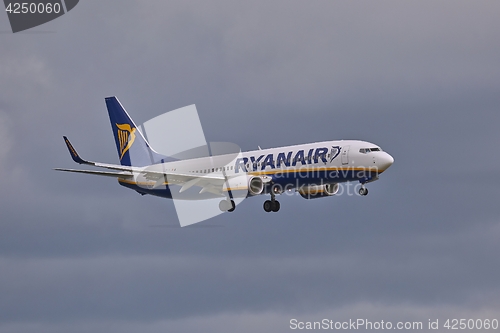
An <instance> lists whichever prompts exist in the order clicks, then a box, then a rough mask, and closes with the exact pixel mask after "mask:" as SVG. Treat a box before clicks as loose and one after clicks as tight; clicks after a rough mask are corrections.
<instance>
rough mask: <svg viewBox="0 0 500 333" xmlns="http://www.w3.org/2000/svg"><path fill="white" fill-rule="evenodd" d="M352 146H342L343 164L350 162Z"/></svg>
mask: <svg viewBox="0 0 500 333" xmlns="http://www.w3.org/2000/svg"><path fill="white" fill-rule="evenodd" d="M350 147H351V146H344V147H342V152H341V153H340V155H341V160H342V165H345V164H349V148H350Z"/></svg>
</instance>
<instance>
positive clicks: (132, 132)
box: [106, 96, 171, 166]
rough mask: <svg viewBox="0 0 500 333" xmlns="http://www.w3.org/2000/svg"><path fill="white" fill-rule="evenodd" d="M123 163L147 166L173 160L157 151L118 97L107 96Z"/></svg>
mask: <svg viewBox="0 0 500 333" xmlns="http://www.w3.org/2000/svg"><path fill="white" fill-rule="evenodd" d="M106 107H107V108H108V113H109V120H110V121H111V128H112V129H113V134H114V136H115V141H116V149H117V150H118V157H119V158H120V163H121V165H127V166H146V165H150V164H155V163H161V162H166V161H168V160H171V159H170V158H168V157H167V156H163V155H160V154H158V153H157V152H155V151H154V150H153V149H152V148H151V147H150V146H149V143H148V142H147V141H146V139H145V138H144V136H143V135H142V133H141V131H140V130H139V129H138V128H137V126H136V125H135V124H134V121H133V120H132V118H130V116H129V115H128V113H127V111H125V109H124V108H123V106H122V105H121V103H120V101H118V99H117V98H116V97H114V96H113V97H107V98H106Z"/></svg>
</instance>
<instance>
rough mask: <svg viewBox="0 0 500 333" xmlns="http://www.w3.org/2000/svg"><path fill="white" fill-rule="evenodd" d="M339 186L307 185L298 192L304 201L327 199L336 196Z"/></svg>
mask: <svg viewBox="0 0 500 333" xmlns="http://www.w3.org/2000/svg"><path fill="white" fill-rule="evenodd" d="M339 187H340V186H339V184H338V183H335V184H325V185H309V186H307V187H304V188H303V189H301V190H299V193H300V195H301V196H302V198H304V199H317V198H323V197H329V196H332V195H335V194H337V192H338V191H339Z"/></svg>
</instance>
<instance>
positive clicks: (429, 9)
mask: <svg viewBox="0 0 500 333" xmlns="http://www.w3.org/2000/svg"><path fill="white" fill-rule="evenodd" d="M498 6H499V5H498V4H497V3H495V2H487V1H480V2H474V3H471V2H466V1H441V2H439V3H436V2H431V1H419V2H418V3H400V2H397V1H378V2H371V1H364V2H357V3H350V2H349V3H348V2H345V3H344V2H331V1H316V2H315V3H314V4H309V3H304V2H300V1H273V2H261V1H259V2H249V3H235V2H232V1H197V2H189V3H186V2H180V1H179V2H163V1H146V2H144V1H142V2H136V1H122V2H120V5H117V4H115V3H111V2H106V1H104V2H103V1H101V2H98V1H85V2H80V3H79V5H78V6H77V7H75V9H74V10H72V11H71V12H70V13H69V14H67V15H64V16H63V17H61V18H59V19H57V20H54V21H52V22H50V23H47V24H46V25H43V26H41V27H39V28H36V30H40V31H48V33H28V32H26V33H19V34H7V33H3V34H0V39H1V41H2V49H1V50H0V59H1V60H2V61H1V63H0V141H1V146H0V158H1V160H0V170H1V171H2V175H3V176H2V178H1V179H0V184H1V188H2V199H1V200H0V268H1V270H0V271H1V273H0V294H1V295H2V297H1V298H0V330H2V331H4V332H30V331H37V332H44V331H51V332H58V331H61V332H62V331H64V332H68V331H72V332H80V331H81V332H83V331H89V330H92V331H106V332H110V331H120V332H127V331H137V330H141V331H145V332H158V331H162V332H164V331H166V330H168V331H185V332H191V331H200V330H204V331H206V332H233V331H235V330H237V331H239V332H245V329H246V330H247V331H252V332H254V331H277V332H285V331H288V330H289V329H288V321H289V319H290V318H292V317H296V318H298V319H301V318H304V320H307V319H308V318H310V320H320V319H322V318H323V317H333V318H332V319H339V320H341V319H342V320H345V319H349V318H358V317H366V318H373V319H374V320H377V319H384V318H388V319H391V320H395V321H396V320H406V319H408V320H422V321H427V319H428V318H434V317H436V318H438V317H439V318H447V317H464V318H484V317H488V316H489V317H494V316H495V315H496V314H497V313H499V309H500V305H499V303H498V299H499V297H498V296H499V284H498V281H500V278H499V277H500V271H499V269H498V267H499V265H498V263H499V262H498V258H497V257H498V256H497V254H498V253H499V250H500V249H499V245H498V241H497V240H498V237H499V236H500V234H499V233H500V231H499V217H500V216H499V213H498V210H497V208H496V206H497V201H498V200H497V198H498V195H497V193H496V192H497V189H496V184H497V181H496V180H495V179H496V174H497V173H498V171H499V165H500V164H499V162H500V161H499V158H498V155H497V154H496V151H497V147H496V142H498V140H499V135H498V129H497V124H498V123H499V122H500V113H499V112H498V107H499V105H500V99H499V97H498V96H500V94H499V92H498V87H499V86H500V72H499V68H500V66H499V59H500V48H499V45H500V44H499V43H498V33H497V32H498V31H499V30H500V26H499V25H500V23H499V21H498V19H497V15H496V13H497V12H498ZM3 29H4V30H6V29H7V28H3ZM115 94H116V95H117V96H118V97H119V98H120V100H121V101H122V103H123V104H124V106H125V107H126V108H127V110H128V111H129V113H130V114H131V115H132V117H133V118H134V119H135V120H136V122H137V123H142V122H144V121H146V120H148V119H150V118H152V117H154V116H157V115H159V114H161V113H163V112H165V111H168V110H172V109H175V108H178V107H182V106H185V105H189V104H193V103H196V105H197V108H198V111H199V113H200V118H201V122H202V124H203V127H204V131H205V135H206V137H207V139H208V140H209V141H233V142H235V143H236V144H238V145H239V146H241V147H242V148H243V149H245V150H248V149H255V148H256V147H257V145H261V146H262V147H274V146H280V145H289V144H298V143H306V142H312V141H320V140H333V139H361V140H367V141H371V142H375V143H377V144H380V145H381V147H382V148H383V149H385V150H387V151H388V152H390V153H391V154H392V155H393V156H394V157H395V159H396V162H395V164H394V166H393V167H391V169H390V170H388V172H387V173H385V174H383V175H382V177H381V180H380V181H378V182H375V183H373V184H370V195H369V196H368V197H366V198H360V197H357V196H352V197H351V196H347V195H343V196H340V197H336V198H326V199H321V200H311V201H306V200H303V199H302V198H300V197H296V196H294V197H283V198H281V199H280V201H281V203H282V210H281V211H280V213H279V214H278V215H276V214H274V215H273V214H265V213H264V212H263V210H262V207H261V206H262V202H263V198H260V197H259V198H250V199H248V200H246V201H245V202H244V203H243V204H242V205H239V206H238V208H237V210H236V211H235V212H234V213H232V214H223V215H221V216H219V217H217V218H215V219H212V220H210V221H207V222H205V223H204V225H203V226H200V227H192V228H183V229H181V228H178V227H177V221H176V218H175V213H174V207H173V204H172V203H171V202H170V201H167V200H161V199H158V198H152V197H148V196H144V197H141V196H140V195H138V194H137V193H134V192H132V191H128V190H126V189H124V188H121V187H119V186H118V185H117V184H116V182H115V181H113V180H109V179H98V178H93V177H85V176H84V175H68V174H62V173H57V172H55V171H52V170H51V169H52V168H53V167H74V165H73V162H72V161H71V160H70V158H69V156H68V154H67V151H66V148H65V146H64V144H63V142H62V138H61V137H62V135H68V136H69V137H70V138H71V139H72V142H73V143H74V145H75V147H76V148H77V149H78V150H79V152H80V153H81V154H82V155H83V156H84V157H87V158H89V159H93V160H98V161H103V162H109V163H116V162H117V156H116V152H115V148H114V143H113V140H112V135H111V131H110V125H109V120H108V117H107V114H106V109H105V105H104V100H103V98H104V97H106V96H108V95H115Z"/></svg>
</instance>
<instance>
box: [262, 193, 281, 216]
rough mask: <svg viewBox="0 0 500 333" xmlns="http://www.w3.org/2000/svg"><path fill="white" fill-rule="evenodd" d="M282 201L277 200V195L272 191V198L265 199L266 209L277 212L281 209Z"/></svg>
mask: <svg viewBox="0 0 500 333" xmlns="http://www.w3.org/2000/svg"><path fill="white" fill-rule="evenodd" d="M280 206H281V205H280V202H279V201H278V200H276V195H275V194H274V192H273V191H271V200H266V201H264V210H265V211H266V212H267V213H269V212H277V211H279V210H280Z"/></svg>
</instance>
